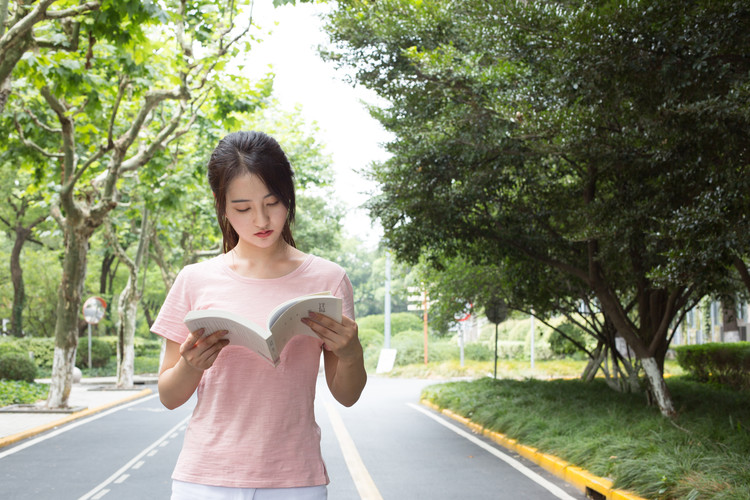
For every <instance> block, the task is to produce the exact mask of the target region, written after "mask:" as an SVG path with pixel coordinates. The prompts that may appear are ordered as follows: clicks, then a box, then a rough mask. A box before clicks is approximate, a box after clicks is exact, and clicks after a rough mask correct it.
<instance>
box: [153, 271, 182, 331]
mask: <svg viewBox="0 0 750 500" xmlns="http://www.w3.org/2000/svg"><path fill="white" fill-rule="evenodd" d="M188 274H189V273H188V272H187V269H183V270H182V271H180V273H179V274H178V275H177V278H176V279H175V281H174V283H173V284H172V288H170V289H169V293H167V298H166V299H165V300H164V304H162V306H161V309H160V310H159V315H158V316H157V317H156V321H154V324H153V325H152V326H151V331H152V332H153V333H155V334H156V335H159V336H161V337H164V338H165V339H168V340H172V341H174V342H177V343H178V344H182V343H183V342H184V341H185V339H186V338H187V336H188V334H189V333H190V331H189V330H188V328H187V326H186V325H185V322H184V319H185V315H186V314H187V313H188V311H190V309H191V300H190V297H189V296H188V290H189V287H188V282H189V281H190V280H189V277H188Z"/></svg>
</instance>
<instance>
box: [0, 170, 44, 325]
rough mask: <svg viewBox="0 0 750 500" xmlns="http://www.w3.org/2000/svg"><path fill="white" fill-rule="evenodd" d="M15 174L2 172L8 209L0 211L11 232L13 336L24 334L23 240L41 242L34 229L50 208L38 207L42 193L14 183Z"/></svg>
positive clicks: (15, 181) (41, 221)
mask: <svg viewBox="0 0 750 500" xmlns="http://www.w3.org/2000/svg"><path fill="white" fill-rule="evenodd" d="M18 177H20V173H14V174H11V175H9V176H3V185H4V186H9V187H10V190H9V192H7V194H6V196H5V197H6V202H7V207H8V208H10V210H9V211H7V213H0V222H2V223H3V224H4V225H5V226H6V228H7V231H8V233H9V234H11V235H12V239H13V248H12V250H11V253H10V276H11V281H12V283H13V305H12V308H11V317H10V332H11V335H13V336H16V337H22V336H23V311H24V307H25V306H26V285H25V283H24V278H23V267H22V266H21V251H22V249H23V246H24V244H26V243H27V242H34V243H37V244H39V245H41V242H39V241H38V240H36V239H34V232H35V229H36V228H37V227H38V226H39V225H40V224H42V223H43V222H44V221H46V220H47V218H48V217H49V212H48V210H47V209H46V208H45V207H40V206H39V202H41V201H42V200H41V196H40V195H39V194H38V193H37V194H30V195H26V193H24V192H23V191H22V190H21V189H18V187H17V185H20V184H21V183H20V182H19V179H18Z"/></svg>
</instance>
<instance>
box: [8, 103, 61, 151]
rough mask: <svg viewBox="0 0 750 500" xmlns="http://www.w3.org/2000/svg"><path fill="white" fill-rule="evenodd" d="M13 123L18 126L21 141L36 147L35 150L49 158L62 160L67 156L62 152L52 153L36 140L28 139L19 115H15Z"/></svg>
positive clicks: (32, 147) (33, 147)
mask: <svg viewBox="0 0 750 500" xmlns="http://www.w3.org/2000/svg"><path fill="white" fill-rule="evenodd" d="M13 123H14V125H15V126H16V131H17V132H18V136H19V137H20V138H21V142H22V143H23V144H24V145H25V146H27V147H30V148H31V149H34V150H36V151H38V152H39V153H41V154H42V155H44V156H46V157H47V158H55V159H57V160H60V159H62V158H64V157H65V155H63V154H60V153H51V152H49V151H47V150H46V149H44V148H43V147H41V146H39V145H38V144H37V143H35V142H34V141H32V140H30V139H27V138H26V136H25V135H24V133H23V128H21V124H20V123H19V122H18V117H17V116H16V115H15V114H14V115H13ZM59 132H62V130H59V131H58V133H59Z"/></svg>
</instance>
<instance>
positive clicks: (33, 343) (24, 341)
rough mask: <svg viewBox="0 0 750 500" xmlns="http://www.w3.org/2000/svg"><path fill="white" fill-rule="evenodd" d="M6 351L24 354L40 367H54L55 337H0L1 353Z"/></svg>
mask: <svg viewBox="0 0 750 500" xmlns="http://www.w3.org/2000/svg"><path fill="white" fill-rule="evenodd" d="M5 352H8V353H19V354H23V355H25V356H26V357H28V358H30V359H33V360H34V363H35V364H36V366H37V367H39V368H52V360H53V358H54V354H55V339H52V338H28V337H26V338H21V339H19V338H10V337H0V355H1V354H2V353H5Z"/></svg>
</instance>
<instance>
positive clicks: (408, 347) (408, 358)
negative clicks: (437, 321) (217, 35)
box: [391, 330, 459, 366]
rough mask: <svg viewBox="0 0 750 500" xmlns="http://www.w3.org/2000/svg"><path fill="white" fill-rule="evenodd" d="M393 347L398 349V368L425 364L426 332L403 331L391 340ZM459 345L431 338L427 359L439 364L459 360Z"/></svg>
mask: <svg viewBox="0 0 750 500" xmlns="http://www.w3.org/2000/svg"><path fill="white" fill-rule="evenodd" d="M391 347H392V348H393V349H396V363H395V365H396V366H406V365H411V364H417V363H424V332H422V331H409V330H406V331H402V332H400V333H398V334H397V335H394V337H393V338H392V339H391ZM458 355H459V349H458V344H457V343H456V341H455V340H449V339H444V338H437V337H433V336H429V337H428V338H427V359H428V361H429V362H433V363H439V362H441V361H446V360H449V359H454V358H457V357H458Z"/></svg>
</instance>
